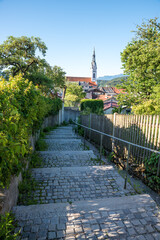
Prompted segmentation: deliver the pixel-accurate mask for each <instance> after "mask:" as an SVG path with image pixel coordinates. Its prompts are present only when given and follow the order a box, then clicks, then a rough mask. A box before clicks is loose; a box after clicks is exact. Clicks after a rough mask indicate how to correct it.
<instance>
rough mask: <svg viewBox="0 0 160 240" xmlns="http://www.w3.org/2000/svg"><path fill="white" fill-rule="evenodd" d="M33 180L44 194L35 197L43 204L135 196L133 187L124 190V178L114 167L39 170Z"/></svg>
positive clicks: (37, 193) (36, 194)
mask: <svg viewBox="0 0 160 240" xmlns="http://www.w3.org/2000/svg"><path fill="white" fill-rule="evenodd" d="M33 176H34V178H35V179H36V180H37V181H38V182H39V184H40V190H37V191H36V192H35V193H34V194H35V197H36V199H37V200H38V202H39V203H40V202H41V203H53V202H55V203H56V202H74V201H79V200H88V199H95V198H97V199H98V198H106V197H119V196H126V195H132V194H135V191H134V189H133V188H131V186H130V185H129V186H128V188H127V190H124V189H123V185H124V183H123V182H122V181H121V177H120V176H119V174H118V173H117V172H116V171H115V170H114V169H113V167H111V166H99V167H96V166H93V167H91V166H90V167H89V166H88V167H70V168H68V167H66V168H65V167H62V168H56V169H48V168H46V169H43V170H41V169H35V170H33Z"/></svg>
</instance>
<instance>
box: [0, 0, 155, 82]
mask: <svg viewBox="0 0 160 240" xmlns="http://www.w3.org/2000/svg"><path fill="white" fill-rule="evenodd" d="M154 17H160V0H134V1H133V0H0V18H1V27H0V29H1V30H0V43H2V42H3V41H4V40H6V39H7V37H8V36H10V35H13V36H15V37H20V36H28V37H30V36H36V37H40V38H41V39H42V40H43V41H44V42H45V44H46V45H47V47H48V51H47V54H46V60H47V61H48V62H49V63H50V65H52V66H54V65H58V66H60V67H62V68H63V69H64V70H65V71H66V73H67V75H68V76H84V77H85V76H86V77H89V76H90V75H91V60H92V53H93V48H94V47H95V49H96V60H97V67H98V76H104V75H114V74H119V73H122V72H123V70H122V69H121V60H120V52H122V51H123V49H124V48H125V46H126V45H127V43H128V42H129V41H131V39H132V37H133V36H134V34H133V33H131V31H132V30H135V29H136V25H137V24H141V23H142V21H143V20H146V19H149V18H154ZM159 20H160V19H159Z"/></svg>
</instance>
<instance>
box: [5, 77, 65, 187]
mask: <svg viewBox="0 0 160 240" xmlns="http://www.w3.org/2000/svg"><path fill="white" fill-rule="evenodd" d="M60 102H61V100H60V101H59V100H57V99H50V98H49V97H47V96H44V95H43V94H42V92H41V91H40V90H39V89H38V88H37V87H35V86H34V85H33V83H32V82H29V81H28V80H25V79H24V78H23V77H22V75H18V76H15V77H10V79H9V81H5V80H4V79H1V81H0V187H5V186H8V185H9V183H10V177H11V175H18V174H19V172H20V171H21V170H22V169H23V167H24V166H25V165H26V160H25V156H26V155H27V154H29V153H30V150H31V149H30V146H29V136H30V135H31V134H32V132H35V131H36V130H37V129H39V128H40V126H41V124H42V122H43V119H44V118H45V116H47V115H48V114H49V113H51V112H52V114H53V113H54V112H56V111H57V109H59V108H60ZM57 105H58V106H57Z"/></svg>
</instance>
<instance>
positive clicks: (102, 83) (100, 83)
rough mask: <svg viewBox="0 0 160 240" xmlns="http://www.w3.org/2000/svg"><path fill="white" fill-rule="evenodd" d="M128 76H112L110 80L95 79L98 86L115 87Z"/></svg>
mask: <svg viewBox="0 0 160 240" xmlns="http://www.w3.org/2000/svg"><path fill="white" fill-rule="evenodd" d="M127 78H128V76H124V77H118V78H113V79H112V80H97V84H98V86H99V87H106V86H108V87H116V86H117V85H120V84H121V83H122V82H125V81H126V80H127Z"/></svg>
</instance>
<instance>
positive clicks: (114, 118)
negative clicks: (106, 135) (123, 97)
mask: <svg viewBox="0 0 160 240" xmlns="http://www.w3.org/2000/svg"><path fill="white" fill-rule="evenodd" d="M116 114H117V113H114V115H113V132H112V136H113V137H114V136H115V128H116ZM114 143H115V140H114V138H112V152H114Z"/></svg>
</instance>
